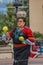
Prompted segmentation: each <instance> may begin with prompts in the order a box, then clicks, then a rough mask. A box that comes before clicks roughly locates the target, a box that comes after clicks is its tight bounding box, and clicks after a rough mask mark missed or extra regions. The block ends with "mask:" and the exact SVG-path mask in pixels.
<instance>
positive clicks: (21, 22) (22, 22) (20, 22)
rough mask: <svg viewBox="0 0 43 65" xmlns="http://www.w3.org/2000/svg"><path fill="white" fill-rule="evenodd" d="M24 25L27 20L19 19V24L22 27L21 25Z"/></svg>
mask: <svg viewBox="0 0 43 65" xmlns="http://www.w3.org/2000/svg"><path fill="white" fill-rule="evenodd" d="M24 25H25V22H24V21H23V19H18V22H17V26H18V27H19V28H20V27H23V26H24Z"/></svg>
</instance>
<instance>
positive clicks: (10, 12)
mask: <svg viewBox="0 0 43 65" xmlns="http://www.w3.org/2000/svg"><path fill="white" fill-rule="evenodd" d="M9 7H13V5H12V4H10V3H9V4H7V14H0V35H2V32H3V31H2V28H3V27H4V26H8V28H9V31H10V30H11V29H12V28H14V27H15V23H16V22H15V21H16V17H15V15H14V8H9Z"/></svg>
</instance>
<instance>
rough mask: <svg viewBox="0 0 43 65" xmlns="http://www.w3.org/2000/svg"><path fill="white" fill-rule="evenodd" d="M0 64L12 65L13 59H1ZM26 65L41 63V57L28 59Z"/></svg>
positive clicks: (42, 63) (42, 64)
mask: <svg viewBox="0 0 43 65" xmlns="http://www.w3.org/2000/svg"><path fill="white" fill-rule="evenodd" d="M0 65H13V59H3V60H2V59H1V60H0ZM28 65H43V58H35V59H29V61H28Z"/></svg>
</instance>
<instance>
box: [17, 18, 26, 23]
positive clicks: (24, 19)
mask: <svg viewBox="0 0 43 65" xmlns="http://www.w3.org/2000/svg"><path fill="white" fill-rule="evenodd" d="M19 19H23V21H24V22H25V23H26V18H24V17H19V18H17V21H18V20H19Z"/></svg>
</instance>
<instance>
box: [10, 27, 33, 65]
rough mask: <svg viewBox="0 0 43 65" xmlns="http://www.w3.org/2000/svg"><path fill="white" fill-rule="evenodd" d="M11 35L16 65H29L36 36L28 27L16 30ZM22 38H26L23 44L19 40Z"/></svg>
mask: <svg viewBox="0 0 43 65" xmlns="http://www.w3.org/2000/svg"><path fill="white" fill-rule="evenodd" d="M9 34H10V37H12V39H13V50H14V65H27V64H28V57H29V56H30V45H33V44H34V43H33V42H34V40H33V39H32V38H34V35H33V33H32V31H31V29H30V28H29V27H27V26H24V27H23V28H19V29H18V28H15V29H14V30H12V31H11V32H10V33H9ZM20 36H23V37H24V41H23V42H22V41H20V40H19V37H20Z"/></svg>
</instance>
